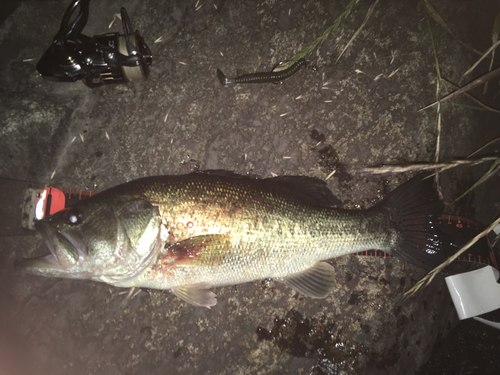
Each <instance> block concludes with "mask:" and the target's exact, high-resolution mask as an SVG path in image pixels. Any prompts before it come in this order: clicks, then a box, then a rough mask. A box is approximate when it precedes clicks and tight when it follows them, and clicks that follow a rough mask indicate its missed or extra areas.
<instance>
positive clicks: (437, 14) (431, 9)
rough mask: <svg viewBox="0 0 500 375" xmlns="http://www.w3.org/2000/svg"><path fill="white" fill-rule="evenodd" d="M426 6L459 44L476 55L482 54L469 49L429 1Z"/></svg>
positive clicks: (435, 19) (425, 3) (425, 0)
mask: <svg viewBox="0 0 500 375" xmlns="http://www.w3.org/2000/svg"><path fill="white" fill-rule="evenodd" d="M424 5H425V8H426V10H427V11H428V12H429V14H430V15H431V16H432V18H434V21H436V22H437V23H438V25H439V26H441V27H442V28H443V29H445V30H446V32H447V33H448V34H450V35H451V36H452V37H453V39H455V40H456V41H457V42H459V43H460V44H461V45H463V46H464V47H465V48H467V49H468V50H470V51H472V52H474V53H476V54H478V55H481V54H482V53H481V52H480V51H478V50H476V49H474V48H472V47H469V46H468V45H467V44H465V43H464V42H462V41H461V40H460V39H459V38H458V37H457V36H456V35H455V34H453V32H452V31H451V30H450V28H449V27H448V25H447V24H446V22H444V20H443V19H442V18H441V16H440V15H439V13H438V12H437V11H436V9H434V7H433V6H432V5H431V4H430V3H429V2H428V1H427V0H424Z"/></svg>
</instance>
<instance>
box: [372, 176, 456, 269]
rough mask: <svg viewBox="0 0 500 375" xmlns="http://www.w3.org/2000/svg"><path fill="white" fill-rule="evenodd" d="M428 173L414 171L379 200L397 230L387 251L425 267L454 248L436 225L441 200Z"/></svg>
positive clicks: (437, 263) (440, 210)
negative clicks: (412, 174) (395, 238)
mask: <svg viewBox="0 0 500 375" xmlns="http://www.w3.org/2000/svg"><path fill="white" fill-rule="evenodd" d="M429 177H430V175H429V174H420V175H417V176H416V177H414V178H412V179H411V180H409V181H408V182H406V183H404V184H403V185H401V186H399V187H397V188H396V189H395V190H394V191H392V192H391V193H390V194H389V195H387V196H386V198H385V199H384V200H383V201H382V202H381V203H380V205H381V206H382V209H383V210H385V211H386V213H388V215H389V220H390V221H391V224H392V225H393V226H394V227H395V228H396V229H397V231H398V232H399V234H400V236H399V240H398V241H397V244H396V246H395V247H394V248H393V249H392V250H391V251H390V254H392V255H394V256H395V257H397V258H399V259H401V260H404V261H405V262H408V263H412V264H414V265H416V266H419V267H422V268H425V269H432V268H434V267H437V266H438V265H439V264H441V263H442V262H443V261H444V260H446V258H448V257H449V256H450V255H452V254H453V253H454V251H455V250H456V248H455V245H453V244H452V240H451V238H450V237H449V236H448V235H447V234H445V233H444V232H442V231H441V230H440V229H439V227H438V223H439V220H440V215H441V213H442V208H443V203H442V202H441V201H440V200H439V197H438V194H437V192H436V190H435V189H434V186H433V179H432V178H429Z"/></svg>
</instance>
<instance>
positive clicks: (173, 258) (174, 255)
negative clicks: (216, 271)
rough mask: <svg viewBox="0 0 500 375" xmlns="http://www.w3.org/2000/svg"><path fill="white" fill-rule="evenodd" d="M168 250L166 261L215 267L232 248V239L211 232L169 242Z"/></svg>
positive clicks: (164, 258)
mask: <svg viewBox="0 0 500 375" xmlns="http://www.w3.org/2000/svg"><path fill="white" fill-rule="evenodd" d="M166 250H167V251H166V253H165V256H164V257H163V260H164V261H165V262H168V263H171V264H176V265H178V264H186V265H190V266H191V265H192V266H196V267H213V266H217V265H220V264H222V262H223V260H224V256H225V255H226V254H227V253H228V252H229V251H230V250H231V241H230V238H229V236H227V235H224V234H209V235H202V236H195V237H191V238H188V239H185V240H183V241H180V242H176V243H173V244H169V245H167V246H166Z"/></svg>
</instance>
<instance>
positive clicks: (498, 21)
mask: <svg viewBox="0 0 500 375" xmlns="http://www.w3.org/2000/svg"><path fill="white" fill-rule="evenodd" d="M499 33H500V14H497V16H496V17H495V22H494V24H493V30H492V31H491V43H492V44H495V43H496V42H498V34H499ZM494 60H495V50H493V51H492V52H491V61H490V67H489V69H488V72H491V69H493V61H494ZM486 91H488V82H486V84H485V85H484V90H483V95H484V94H486Z"/></svg>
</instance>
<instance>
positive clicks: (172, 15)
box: [0, 0, 500, 374]
mask: <svg viewBox="0 0 500 375" xmlns="http://www.w3.org/2000/svg"><path fill="white" fill-rule="evenodd" d="M371 4H372V3H371V2H363V1H362V2H360V3H359V4H357V5H356V7H354V9H353V12H352V13H351V15H350V16H349V17H348V18H346V19H345V20H344V21H343V22H342V24H341V26H340V28H339V29H338V30H337V31H336V32H333V33H332V34H331V35H330V36H329V37H328V38H327V39H326V40H325V42H324V43H323V44H321V46H319V47H318V48H317V49H316V50H314V51H313V52H312V53H311V54H310V55H308V56H306V59H307V60H308V62H309V63H310V64H312V65H314V66H315V67H316V68H317V69H316V70H313V69H303V70H301V71H299V72H298V73H297V74H296V75H294V76H293V77H291V78H289V79H288V80H286V81H285V82H283V84H280V85H273V84H261V85H246V86H245V85H237V86H229V87H223V86H221V85H220V83H219V81H218V80H217V77H216V74H215V72H216V68H217V67H218V68H220V69H221V70H222V71H224V72H225V73H226V75H227V76H232V75H234V74H235V70H236V68H242V69H245V70H247V71H250V72H252V71H266V70H270V69H271V68H272V67H273V66H274V65H276V64H277V63H278V62H280V61H285V60H287V59H289V58H290V57H291V56H292V55H294V54H295V53H296V52H298V51H299V50H300V49H301V48H303V47H305V46H307V45H308V44H310V43H312V42H313V41H314V40H315V39H316V38H317V37H318V36H320V35H321V34H322V33H323V31H324V30H325V29H326V28H327V27H328V26H330V25H332V24H333V22H334V21H335V19H336V18H337V17H338V16H339V15H340V14H341V13H342V12H343V11H344V10H345V8H346V6H347V5H348V2H345V1H344V2H330V1H262V2H260V1H246V2H225V1H205V2H203V1H200V2H199V5H202V6H201V8H199V9H198V10H196V9H197V8H195V5H196V1H189V2H184V1H160V0H145V1H137V0H133V1H123V2H121V3H117V2H115V1H108V0H106V1H99V2H97V1H95V2H91V7H90V10H91V12H90V18H89V22H88V24H87V27H86V28H85V30H84V33H85V34H86V35H90V36H92V35H96V34H102V33H104V32H107V31H108V30H110V31H121V30H120V29H119V28H118V26H117V25H119V23H116V24H115V26H113V27H112V28H111V29H108V25H109V24H110V22H111V20H112V19H113V16H114V15H115V14H116V13H118V12H119V7H120V6H124V7H125V8H126V9H127V10H128V13H129V15H130V16H131V18H132V23H133V25H134V28H136V29H138V30H139V31H140V32H141V34H142V35H143V37H144V38H145V40H146V42H147V43H148V44H149V46H150V48H151V50H152V53H153V56H154V62H153V66H152V68H151V74H150V78H149V79H148V80H147V81H136V82H131V83H129V84H127V85H116V86H105V87H101V88H97V89H89V88H87V87H85V86H84V85H83V84H82V83H80V82H78V83H59V82H50V81H46V80H42V79H41V78H40V77H39V76H38V74H37V72H36V69H35V65H36V62H37V60H38V59H39V58H40V57H41V55H42V54H43V53H44V51H45V50H46V48H47V47H48V45H49V44H50V41H51V40H52V38H53V36H54V34H55V33H56V32H57V30H58V28H59V24H60V21H61V19H62V15H63V13H64V10H65V9H66V7H67V5H68V2H66V1H24V2H21V3H19V5H18V6H17V8H16V9H15V10H14V12H13V13H12V14H11V15H10V16H8V17H6V18H5V20H4V21H3V23H2V26H1V28H0V50H1V51H2V56H3V57H2V59H0V80H1V82H2V84H1V87H0V92H1V101H0V113H1V114H0V119H1V124H0V127H1V128H0V145H1V147H0V155H1V157H0V176H1V177H2V178H10V179H17V180H25V181H35V182H40V183H44V184H50V185H52V186H59V187H68V188H76V189H92V190H103V189H105V188H108V187H111V186H114V185H116V184H119V183H122V182H125V181H128V180H131V179H135V178H138V177H143V176H150V175H159V174H180V173H187V172H190V171H192V170H197V169H226V170H232V171H235V172H238V173H242V174H245V173H250V174H252V175H257V176H261V177H270V176H272V175H274V174H276V175H306V176H312V177H319V178H322V179H325V178H326V177H327V176H328V175H329V174H330V173H331V172H332V171H333V169H335V170H337V173H335V174H334V175H333V177H332V178H330V179H329V180H328V185H329V187H330V188H331V189H332V191H333V192H334V194H335V195H336V196H337V198H338V199H339V206H341V207H345V208H366V207H369V206H371V205H373V204H374V203H376V202H377V201H378V200H380V199H381V198H382V197H383V195H384V194H386V193H387V192H388V191H389V190H392V189H393V188H394V187H396V186H397V185H398V184H400V183H401V182H403V181H405V180H406V179H407V178H408V177H409V175H403V174H400V175H384V176H367V175H363V174H361V173H360V170H361V168H363V167H366V166H374V165H381V164H395V163H405V164H406V163H410V162H431V161H433V158H434V150H435V147H436V136H437V131H436V126H437V116H436V112H435V110H433V109H429V110H426V111H422V112H417V111H418V109H420V108H422V107H424V106H425V105H427V104H430V103H432V102H433V101H435V99H436V94H435V92H436V74H435V67H434V58H433V52H432V48H431V40H430V37H429V30H428V26H427V21H426V18H425V12H424V8H423V6H422V4H421V3H416V2H397V3H396V2H389V1H381V2H380V3H379V4H378V5H377V6H376V8H375V12H374V14H373V15H372V16H371V18H370V19H369V21H368V23H367V24H366V26H365V28H364V29H363V30H362V31H361V33H360V34H359V36H358V37H357V38H356V39H355V41H354V43H353V44H352V45H351V46H350V47H349V48H348V49H347V50H346V52H345V53H344V55H343V56H342V57H341V58H340V59H339V61H338V62H336V59H337V56H338V55H339V53H340V52H341V51H342V49H343V48H344V47H345V45H346V44H347V42H348V41H349V39H350V38H351V37H352V35H353V34H354V33H355V32H356V30H357V29H358V28H359V26H360V25H361V24H362V22H363V20H364V18H365V15H366V13H367V11H368V8H369V7H370V5H371ZM435 6H436V8H437V10H438V11H439V12H440V14H441V15H442V16H443V18H444V19H445V21H446V22H447V23H448V25H449V26H450V27H451V29H452V30H454V31H455V32H456V34H457V36H458V37H459V38H460V39H462V40H463V41H464V42H466V43H467V44H468V45H470V46H472V47H474V48H476V49H478V50H481V51H484V50H486V49H487V48H488V47H489V46H490V44H491V37H490V34H491V28H492V25H493V21H494V18H495V16H496V14H498V12H499V10H500V9H497V8H496V7H497V6H496V5H495V4H492V3H490V2H486V1H485V2H473V1H463V2H460V3H457V2H441V3H439V4H435ZM431 24H432V25H433V26H432V27H433V32H434V38H435V42H436V48H437V51H438V57H439V62H440V66H441V74H442V75H443V77H446V78H447V79H449V80H451V81H453V82H455V83H459V84H464V83H466V82H468V81H469V80H471V79H473V78H474V77H475V76H478V75H479V74H481V73H483V72H485V71H486V70H487V68H488V65H489V62H485V63H484V64H483V65H481V66H480V67H479V68H478V70H477V72H475V73H474V74H473V75H472V76H474V77H472V76H471V77H467V78H461V76H462V74H463V72H465V71H466V70H467V69H468V68H469V67H470V66H471V65H472V64H473V63H474V62H475V61H476V60H477V58H478V56H477V55H475V54H474V53H473V52H470V51H469V50H468V49H466V48H464V47H463V46H462V45H461V44H459V43H458V42H457V41H456V40H454V39H453V38H452V37H450V36H449V35H448V34H447V33H446V32H445V31H443V29H441V28H439V27H438V26H436V24H435V23H434V22H431ZM159 37H162V40H161V41H160V42H157V43H154V41H155V40H157V39H158V38H159ZM29 59H33V60H30V61H26V60H29ZM475 74H476V75H475ZM498 91H499V86H498V82H491V84H490V86H489V91H488V93H487V94H486V95H485V96H482V95H481V93H482V88H481V89H480V90H477V92H475V93H476V94H477V95H478V96H481V98H482V99H483V100H484V101H485V102H486V103H487V104H489V105H493V106H494V105H495V104H497V107H498V99H497V98H498V97H496V96H495V95H496V94H497V93H498ZM445 92H447V91H446V89H443V90H442V92H441V94H442V95H444V93H445ZM472 104H473V103H471V102H469V101H467V100H466V99H464V98H457V99H454V100H452V101H449V102H447V103H444V104H443V106H442V110H443V123H442V132H441V141H442V145H441V158H442V159H444V160H446V159H448V160H449V159H451V158H463V157H465V156H467V155H469V154H470V153H471V152H473V151H475V150H476V149H478V148H479V147H480V146H482V145H483V144H485V143H486V142H488V141H489V140H491V139H493V138H495V137H497V136H499V134H500V129H499V128H498V126H497V125H496V124H497V123H498V114H494V113H491V112H486V111H480V110H478V109H477V108H475V107H474V108H473V107H472ZM167 114H168V116H167ZM108 138H109V139H108ZM493 151H495V150H494V149H489V152H493ZM483 168H484V167H483ZM482 171H483V169H481V167H478V168H475V169H460V170H458V171H452V172H448V173H446V174H443V178H442V185H443V186H442V187H443V193H444V195H445V199H446V200H448V201H449V200H451V199H452V198H453V197H456V196H457V194H459V193H460V192H461V191H462V189H463V188H465V187H467V186H469V185H470V184H471V183H472V182H473V181H474V179H475V178H477V177H478V176H479V175H480V174H481V173H482ZM51 177H52V178H51ZM495 186H498V177H496V180H495V179H493V180H491V181H490V182H489V183H488V185H485V186H483V187H481V188H480V189H478V190H477V191H476V192H475V193H474V194H473V195H471V196H470V197H469V198H467V199H465V200H464V201H463V202H462V203H461V204H460V205H456V206H448V207H446V210H447V213H450V214H460V215H463V216H467V217H470V218H472V219H476V220H478V221H480V222H482V223H483V224H488V223H489V222H491V220H492V219H493V218H494V215H495V214H496V210H497V207H496V206H495V203H497V202H498V201H499V199H498V192H496V190H495V189H494V187H495ZM45 251H46V250H45V249H44V248H43V246H42V240H41V237H39V236H38V235H32V236H24V237H5V238H2V239H1V241H0V257H1V258H0V262H1V263H0V264H2V268H1V277H2V288H1V299H0V302H2V305H3V307H2V309H1V315H0V318H2V319H1V320H2V327H1V328H2V332H3V334H2V336H3V337H2V339H1V342H0V345H1V347H2V348H5V350H2V353H3V354H2V355H3V356H4V358H3V359H2V362H3V363H5V364H6V365H5V366H11V369H10V372H8V373H19V374H24V373H33V374H48V373H50V374H69V373H71V374H137V373H144V372H147V373H149V374H165V373H168V374H186V373H193V374H194V373H196V374H208V373H211V374H238V373H241V374H243V373H245V374H247V373H252V374H253V373H255V374H281V373H297V374H361V373H369V374H388V373H391V374H414V373H416V372H417V370H418V368H419V367H420V366H422V365H423V364H424V363H425V362H426V361H427V360H428V359H429V357H430V356H431V354H432V353H433V348H434V346H435V343H436V342H437V340H438V338H440V337H445V336H446V335H447V334H448V332H450V330H451V329H452V328H453V327H454V326H456V325H457V323H458V320H457V317H456V313H455V311H454V307H453V306H452V304H451V299H450V298H449V296H448V292H447V290H446V287H445V284H444V281H443V279H442V278H439V279H437V280H436V281H434V282H433V284H432V285H431V286H430V287H429V288H427V289H426V290H424V292H423V293H422V294H420V295H419V296H417V297H415V298H413V299H410V300H408V301H401V295H402V293H403V292H404V291H405V290H407V289H408V288H409V287H410V286H411V285H413V283H414V282H415V281H417V280H418V279H420V278H421V277H422V276H423V275H424V274H425V272H424V271H422V270H420V269H418V268H416V267H413V266H410V265H407V264H404V263H402V262H399V261H397V260H395V259H379V258H361V257H356V256H347V257H342V258H337V259H335V260H332V262H331V263H332V264H333V265H334V266H335V269H336V271H337V280H338V289H336V290H335V291H334V292H333V293H332V294H331V295H330V296H329V297H328V298H326V299H325V300H313V299H309V298H306V297H303V296H300V295H298V294H297V293H296V292H294V291H292V290H289V289H287V288H286V287H285V286H284V285H282V284H280V283H276V282H274V281H258V282H255V283H250V284H244V285H238V286H234V287H225V288H217V289H216V290H215V292H216V293H217V295H218V301H219V302H218V304H217V306H215V307H214V308H212V309H211V310H208V309H203V308H196V307H193V306H191V305H187V304H186V303H184V302H182V301H180V300H178V299H177V298H176V297H175V296H173V295H172V294H170V293H169V292H160V291H149V292H141V293H140V294H139V295H137V296H136V297H135V298H133V299H132V300H129V301H127V302H126V303H125V295H123V294H120V293H121V292H122V290H121V289H118V288H113V287H110V286H107V285H104V284H98V283H93V282H85V281H78V280H77V281H75V280H55V279H44V278H39V277H35V276H30V275H23V274H18V273H15V272H14V270H13V263H14V261H15V260H16V259H20V258H22V257H31V256H34V255H37V254H42V253H44V252H45ZM124 303H125V304H124ZM4 360H5V362H4ZM6 368H7V367H6ZM16 371H17V372H16ZM443 373H444V372H443ZM464 373H465V372H464ZM483 373H487V372H483Z"/></svg>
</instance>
